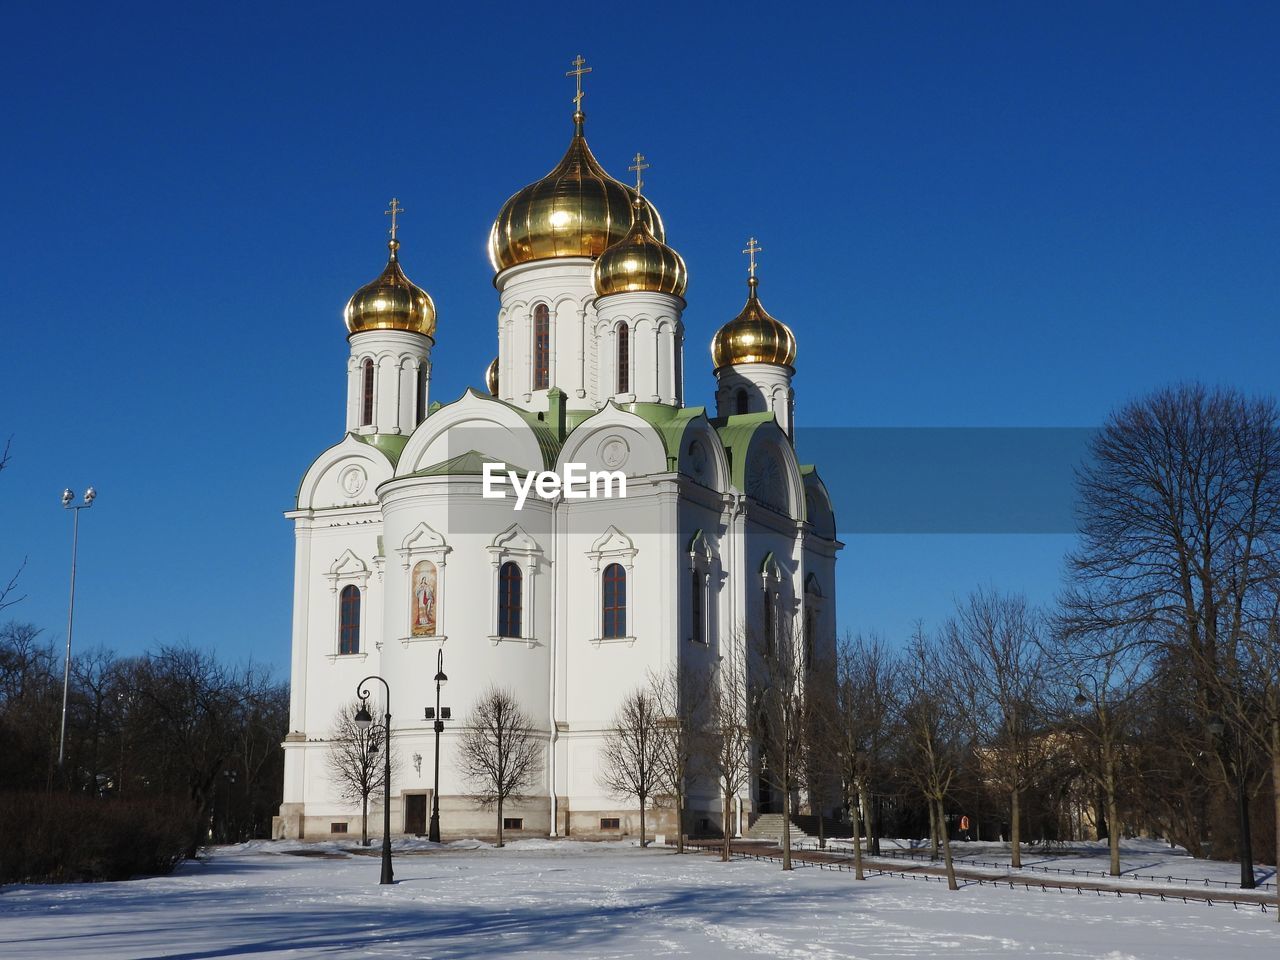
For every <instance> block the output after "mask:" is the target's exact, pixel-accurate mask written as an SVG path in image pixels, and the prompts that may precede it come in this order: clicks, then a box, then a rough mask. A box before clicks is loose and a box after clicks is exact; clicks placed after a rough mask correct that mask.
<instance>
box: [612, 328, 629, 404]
mask: <svg viewBox="0 0 1280 960" xmlns="http://www.w3.org/2000/svg"><path fill="white" fill-rule="evenodd" d="M614 392H615V393H630V392H631V333H630V332H629V331H628V329H627V325H626V324H625V323H624V324H622V325H621V326H619V327H618V389H617V390H616V391H614Z"/></svg>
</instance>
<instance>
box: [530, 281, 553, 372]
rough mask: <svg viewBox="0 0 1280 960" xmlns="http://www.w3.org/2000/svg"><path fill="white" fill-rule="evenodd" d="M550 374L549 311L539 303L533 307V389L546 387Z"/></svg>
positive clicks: (544, 305) (543, 304)
mask: <svg viewBox="0 0 1280 960" xmlns="http://www.w3.org/2000/svg"><path fill="white" fill-rule="evenodd" d="M550 375H551V311H550V310H549V309H548V308H547V305H546V304H545V303H540V304H538V305H537V306H536V307H534V308H533V389H535V390H545V389H547V385H548V382H549V381H550Z"/></svg>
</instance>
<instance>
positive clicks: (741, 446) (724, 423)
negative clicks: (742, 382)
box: [716, 410, 774, 490]
mask: <svg viewBox="0 0 1280 960" xmlns="http://www.w3.org/2000/svg"><path fill="white" fill-rule="evenodd" d="M773 422H774V419H773V414H772V413H770V412H769V411H767V410H766V411H764V412H762V413H744V414H740V415H737V416H732V417H726V418H725V419H723V420H718V421H716V433H718V434H719V435H720V442H721V443H722V444H724V452H725V453H726V454H727V455H728V457H729V480H730V482H731V483H733V485H734V486H735V487H737V488H738V489H739V490H746V489H747V448H748V447H750V446H751V438H752V437H754V436H755V434H756V431H757V430H759V429H760V428H761V427H763V426H764V425H765V424H767V423H773Z"/></svg>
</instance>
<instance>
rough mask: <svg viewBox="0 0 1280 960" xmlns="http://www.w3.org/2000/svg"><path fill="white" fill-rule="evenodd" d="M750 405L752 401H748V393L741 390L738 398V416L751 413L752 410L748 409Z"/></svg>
mask: <svg viewBox="0 0 1280 960" xmlns="http://www.w3.org/2000/svg"><path fill="white" fill-rule="evenodd" d="M749 403H750V401H748V400H747V391H745V390H739V391H738V396H737V404H738V416H742V415H743V414H744V413H750V412H751V411H750V410H748V409H747V407H748V406H749Z"/></svg>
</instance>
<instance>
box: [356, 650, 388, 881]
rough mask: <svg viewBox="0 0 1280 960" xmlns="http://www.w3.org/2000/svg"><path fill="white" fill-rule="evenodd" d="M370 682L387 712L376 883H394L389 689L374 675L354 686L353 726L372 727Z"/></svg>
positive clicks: (385, 717) (384, 719) (383, 739)
mask: <svg viewBox="0 0 1280 960" xmlns="http://www.w3.org/2000/svg"><path fill="white" fill-rule="evenodd" d="M370 680H377V681H378V682H379V683H381V684H382V686H383V688H384V689H385V690H386V691H387V711H386V713H385V714H384V715H383V718H382V730H383V736H382V759H383V763H384V766H383V772H382V879H381V880H379V881H378V882H379V883H395V878H394V876H393V875H392V871H391V687H390V685H388V683H387V681H385V680H383V679H382V678H381V677H379V676H377V675H376V674H375V675H373V676H371V677H365V678H364V679H363V680H361V681H360V682H359V683H358V684H357V685H356V694H357V695H358V696H359V697H360V709H359V710H357V711H356V715H355V724H356V726H357V727H359V728H360V729H361V730H368V729H369V728H370V727H372V726H373V715H372V714H371V713H369V690H368V689H367V688H366V687H365V684H367V683H368V682H369V681H370Z"/></svg>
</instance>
